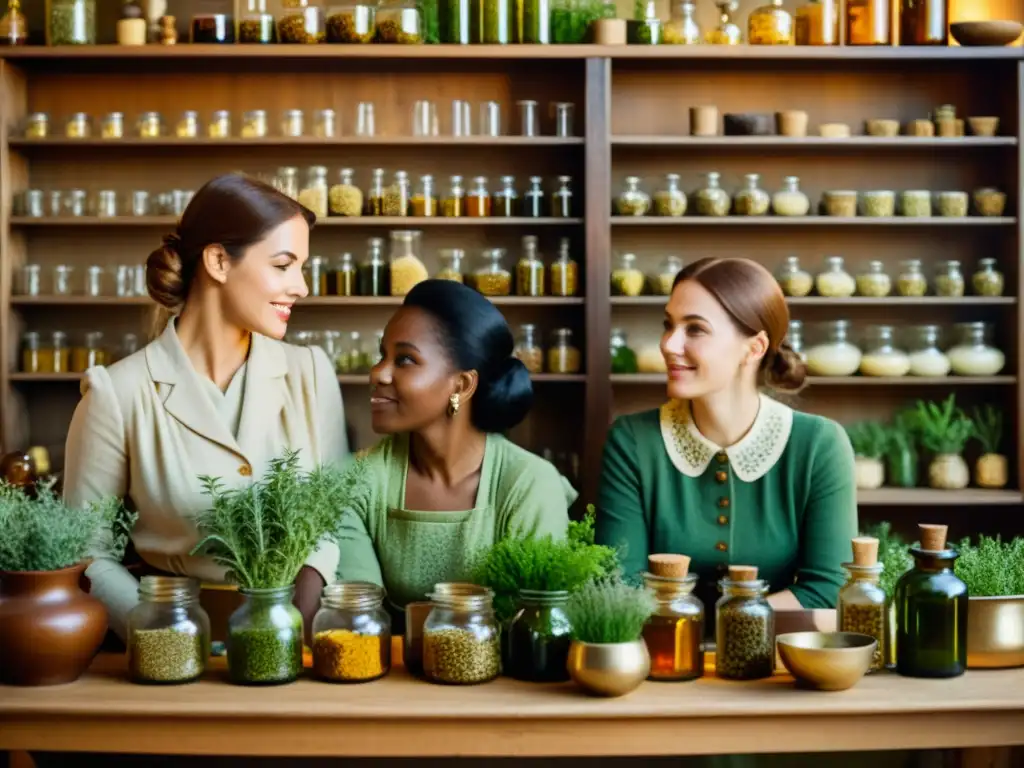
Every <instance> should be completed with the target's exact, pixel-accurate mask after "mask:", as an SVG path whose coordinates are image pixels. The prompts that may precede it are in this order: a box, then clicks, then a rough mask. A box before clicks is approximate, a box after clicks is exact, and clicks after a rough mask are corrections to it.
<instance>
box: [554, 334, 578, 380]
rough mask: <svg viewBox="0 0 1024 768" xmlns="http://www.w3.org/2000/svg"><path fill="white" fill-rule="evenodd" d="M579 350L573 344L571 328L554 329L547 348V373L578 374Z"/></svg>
mask: <svg viewBox="0 0 1024 768" xmlns="http://www.w3.org/2000/svg"><path fill="white" fill-rule="evenodd" d="M580 363H581V359H580V350H579V348H578V347H577V346H576V345H575V344H573V341H572V329H571V328H556V329H555V330H554V331H553V332H552V334H551V346H550V347H548V373H559V374H563V375H564V374H573V373H579V372H580Z"/></svg>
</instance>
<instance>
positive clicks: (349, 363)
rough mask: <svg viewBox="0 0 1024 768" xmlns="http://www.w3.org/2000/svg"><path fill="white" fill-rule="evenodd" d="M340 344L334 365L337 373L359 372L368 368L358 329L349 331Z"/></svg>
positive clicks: (361, 337)
mask: <svg viewBox="0 0 1024 768" xmlns="http://www.w3.org/2000/svg"><path fill="white" fill-rule="evenodd" d="M339 344H340V345H341V350H340V353H339V355H338V360H337V363H336V364H335V367H336V368H337V370H338V373H340V374H345V375H347V376H354V375H357V374H360V373H362V372H364V371H365V370H367V369H368V366H367V365H366V357H365V354H364V351H363V336H362V334H361V333H359V331H350V332H349V333H348V334H347V335H346V337H345V341H344V343H343V344H342V343H341V342H339Z"/></svg>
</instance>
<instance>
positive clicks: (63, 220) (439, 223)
mask: <svg viewBox="0 0 1024 768" xmlns="http://www.w3.org/2000/svg"><path fill="white" fill-rule="evenodd" d="M177 223H178V219H177V217H175V216H111V217H108V218H101V217H98V216H47V217H42V218H36V217H33V216H12V217H11V225H12V226H17V227H173V226H176V225H177ZM582 223H583V219H579V218H572V219H562V218H551V217H543V218H527V217H523V216H513V217H508V218H504V217H497V216H492V217H488V218H472V217H460V218H444V217H440V216H438V217H412V216H354V217H344V216H335V217H328V218H326V219H317V222H316V226H317V227H318V228H319V227H403V228H406V229H418V228H420V227H534V226H538V227H539V226H570V225H576V224H582Z"/></svg>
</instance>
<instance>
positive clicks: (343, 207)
mask: <svg viewBox="0 0 1024 768" xmlns="http://www.w3.org/2000/svg"><path fill="white" fill-rule="evenodd" d="M354 175H355V172H354V171H353V170H352V169H351V168H342V169H341V170H340V171H339V172H338V183H337V184H334V185H333V186H332V187H331V188H330V189H329V190H327V209H328V211H329V212H330V214H331V215H332V216H361V215H362V214H363V191H362V190H361V189H359V187H357V186H356V185H355V182H354V181H353V180H352V179H353V176H354Z"/></svg>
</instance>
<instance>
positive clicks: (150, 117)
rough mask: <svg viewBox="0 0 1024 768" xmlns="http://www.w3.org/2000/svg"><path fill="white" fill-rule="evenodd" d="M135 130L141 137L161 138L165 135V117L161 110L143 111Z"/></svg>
mask: <svg viewBox="0 0 1024 768" xmlns="http://www.w3.org/2000/svg"><path fill="white" fill-rule="evenodd" d="M135 130H136V132H137V133H138V135H139V138H140V139H159V138H161V137H162V136H163V135H164V119H163V117H162V116H161V115H160V113H159V112H143V113H142V114H141V115H139V121H138V123H137V124H136V126H135Z"/></svg>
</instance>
